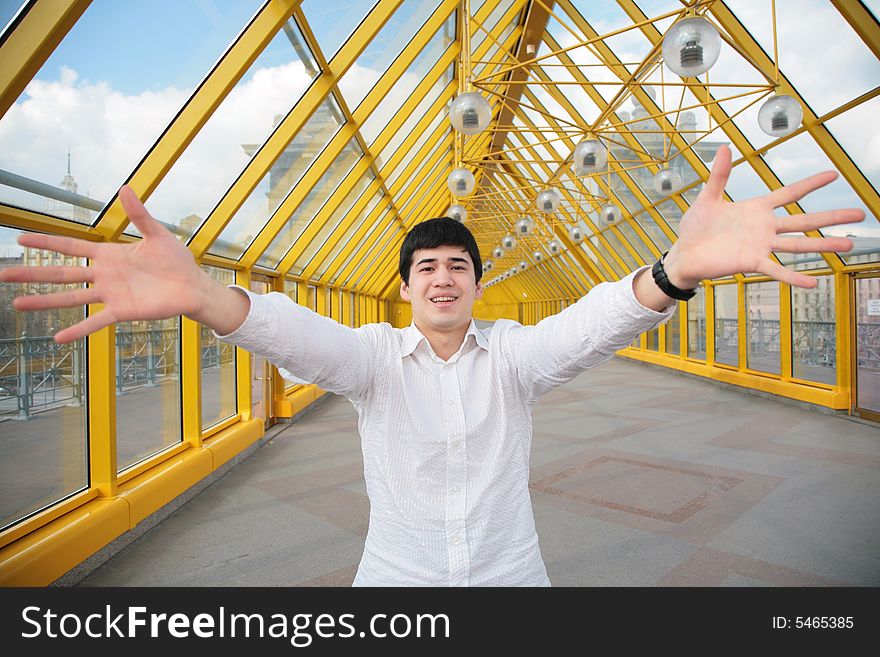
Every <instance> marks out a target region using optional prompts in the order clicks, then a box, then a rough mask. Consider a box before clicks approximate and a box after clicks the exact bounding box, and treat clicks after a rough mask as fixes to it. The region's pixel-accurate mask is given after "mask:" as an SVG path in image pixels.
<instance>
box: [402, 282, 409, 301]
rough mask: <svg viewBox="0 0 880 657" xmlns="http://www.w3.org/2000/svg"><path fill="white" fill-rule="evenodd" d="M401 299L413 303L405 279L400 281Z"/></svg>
mask: <svg viewBox="0 0 880 657" xmlns="http://www.w3.org/2000/svg"><path fill="white" fill-rule="evenodd" d="M400 298H401V299H403V300H404V301H412V299H410V297H409V286H408V285H407V284H406V283H404V282H403V279H401V281H400Z"/></svg>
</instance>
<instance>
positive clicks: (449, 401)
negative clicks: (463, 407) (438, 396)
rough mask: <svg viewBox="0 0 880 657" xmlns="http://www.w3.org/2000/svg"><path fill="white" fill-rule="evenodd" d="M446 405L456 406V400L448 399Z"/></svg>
mask: <svg viewBox="0 0 880 657" xmlns="http://www.w3.org/2000/svg"><path fill="white" fill-rule="evenodd" d="M446 405H447V406H454V405H455V400H454V399H447V400H446Z"/></svg>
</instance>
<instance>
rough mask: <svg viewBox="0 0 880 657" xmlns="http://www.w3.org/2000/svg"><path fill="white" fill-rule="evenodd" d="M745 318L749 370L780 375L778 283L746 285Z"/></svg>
mask: <svg viewBox="0 0 880 657" xmlns="http://www.w3.org/2000/svg"><path fill="white" fill-rule="evenodd" d="M746 318H747V319H746V321H747V322H748V328H747V330H746V340H747V341H748V351H747V354H748V356H747V357H748V363H747V364H746V366H747V367H748V368H749V369H750V370H757V371H759V372H770V373H772V374H779V373H780V367H781V365H780V351H779V332H780V328H779V283H777V282H776V281H768V282H766V283H750V284H748V285H746Z"/></svg>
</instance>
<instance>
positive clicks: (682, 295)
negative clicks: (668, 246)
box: [651, 251, 697, 301]
mask: <svg viewBox="0 0 880 657" xmlns="http://www.w3.org/2000/svg"><path fill="white" fill-rule="evenodd" d="M666 253H669V251H667V252H666ZM666 253H664V254H663V255H662V256H660V259H659V260H657V262H655V263H654V266H653V267H652V268H651V275H652V276H654V282H655V283H657V287H659V288H660V289H661V290H663V293H664V294H666V295H667V296H670V297H672V298H673V299H678V300H679V301H687V300H688V299H690V298H691V297H693V296H694V295H695V294H696V293H697V290H696V289H693V290H682V289H681V288H678V287H675V286H674V285H673V284H672V283H671V282H670V281H669V277H668V276H667V275H666V269H664V268H663V260H664V259H665V258H666Z"/></svg>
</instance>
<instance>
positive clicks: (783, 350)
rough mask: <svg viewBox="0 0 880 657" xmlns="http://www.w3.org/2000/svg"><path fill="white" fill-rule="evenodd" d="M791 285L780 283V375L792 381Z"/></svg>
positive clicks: (783, 378) (782, 378)
mask: <svg viewBox="0 0 880 657" xmlns="http://www.w3.org/2000/svg"><path fill="white" fill-rule="evenodd" d="M791 336H792V324H791V285H787V284H785V283H780V284H779V356H780V362H779V376H780V379H781V380H782V381H791V377H792V363H791V339H792V338H791Z"/></svg>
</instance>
